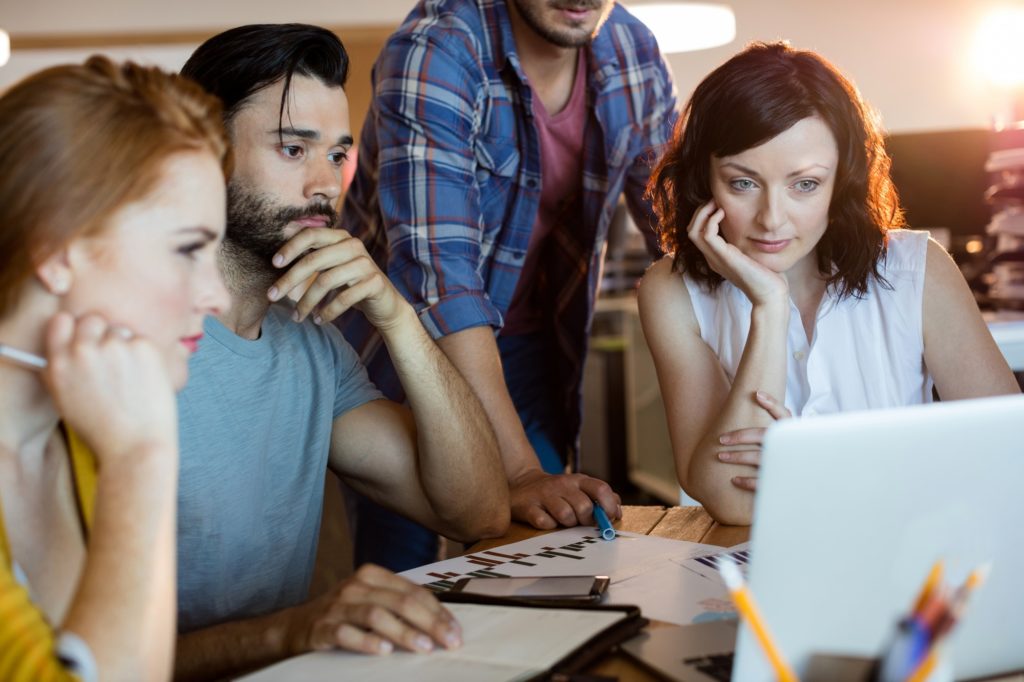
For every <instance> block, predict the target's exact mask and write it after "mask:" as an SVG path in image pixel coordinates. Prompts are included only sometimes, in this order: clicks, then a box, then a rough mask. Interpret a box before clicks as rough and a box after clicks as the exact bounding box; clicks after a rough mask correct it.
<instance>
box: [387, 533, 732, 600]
mask: <svg viewBox="0 0 1024 682" xmlns="http://www.w3.org/2000/svg"><path fill="white" fill-rule="evenodd" d="M717 549H721V548H719V547H714V546H710V545H701V544H697V543H694V542H683V541H681V540H668V539H666V538H657V537H651V536H649V535H640V534H638V533H629V532H626V531H619V532H618V535H617V537H616V538H615V539H614V540H602V539H601V538H600V536H599V535H598V532H597V530H596V529H594V528H586V527H583V528H580V527H577V528H565V529H563V530H560V531H555V532H554V533H548V534H546V535H541V536H538V537H535V538H530V539H529V540H523V541H521V542H515V543H512V544H509V545H503V546H501V547H496V548H494V549H490V550H484V551H481V552H474V553H472V554H467V555H465V556H461V557H457V558H455V559H448V560H446V561H439V562H437V563H434V564H429V565H427V566H421V567H419V568H414V569H411V570H408V571H405V572H404V573H402V575H403V576H405V577H406V578H408V579H409V580H411V581H413V582H415V583H419V584H420V585H424V586H426V587H429V588H430V589H432V590H435V591H444V590H447V589H450V588H451V586H452V585H453V584H454V583H455V581H457V580H459V579H460V578H505V577H510V578H516V577H528V576H540V575H607V576H608V577H609V578H610V579H611V582H612V584H615V583H616V582H621V581H623V580H627V579H629V578H631V577H633V576H636V575H639V574H640V573H643V572H644V571H646V570H648V569H649V568H650V567H651V566H652V565H653V564H656V563H659V562H665V561H668V560H669V559H671V558H673V557H689V556H692V555H693V554H694V553H707V552H708V551H712V550H717Z"/></svg>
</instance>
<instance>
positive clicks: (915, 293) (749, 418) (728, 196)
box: [640, 43, 1019, 524]
mask: <svg viewBox="0 0 1024 682" xmlns="http://www.w3.org/2000/svg"><path fill="white" fill-rule="evenodd" d="M889 165H890V162H889V157H888V156H887V154H886V152H885V149H884V147H883V144H882V135H881V131H880V128H879V125H878V122H877V119H876V117H875V115H874V114H873V113H872V111H871V110H870V109H869V108H868V106H867V105H866V104H865V103H864V102H863V100H862V99H861V97H860V94H859V93H858V92H857V89H856V88H855V87H854V85H853V83H851V82H850V81H849V80H848V79H847V78H846V77H844V76H843V75H842V74H841V73H839V71H838V70H836V68H835V67H833V66H832V65H831V64H829V63H828V62H827V61H825V60H824V59H823V58H822V57H821V56H819V55H817V54H815V53H813V52H808V51H803V50H796V49H793V48H791V47H789V46H788V45H786V44H784V43H775V44H764V43H758V44H754V45H751V46H750V47H748V48H747V49H746V50H744V51H743V52H741V53H740V54H738V55H736V56H735V57H733V58H732V59H730V60H729V61H728V62H726V63H725V64H723V65H722V66H720V67H719V68H718V69H716V70H715V71H714V72H712V73H711V74H710V75H709V76H708V77H707V78H706V79H704V81H703V82H702V83H701V84H700V85H699V86H698V87H697V89H696V90H695V91H694V94H693V97H692V99H691V100H690V102H689V104H688V105H687V109H686V111H685V115H684V117H683V118H682V119H680V122H679V124H678V127H677V130H676V133H675V135H674V138H673V140H672V142H671V143H670V145H669V149H668V151H667V152H666V154H665V156H664V157H663V158H662V159H661V160H660V162H659V165H658V167H657V169H656V171H655V173H654V174H653V175H652V176H651V181H650V184H649V186H648V191H649V194H650V196H651V198H652V199H653V201H654V205H655V209H656V211H657V214H658V217H659V222H660V225H659V227H660V229H661V232H662V240H663V244H664V246H665V248H666V250H667V251H669V252H671V255H670V256H668V257H666V258H664V259H663V260H662V261H660V262H658V263H656V264H655V265H654V266H652V267H651V269H650V270H649V271H648V272H647V274H646V275H645V277H644V279H643V282H642V284H641V287H640V316H641V322H642V324H643V328H644V333H645V335H646V337H647V341H648V344H649V345H650V347H651V352H652V354H653V356H654V360H655V365H656V368H657V372H658V380H659V383H660V385H661V391H662V395H663V397H664V400H665V408H666V411H667V413H668V421H669V429H670V436H671V440H672V450H673V453H674V456H675V463H676V472H677V475H678V478H679V483H680V484H681V485H682V487H683V489H684V490H685V491H686V492H687V493H689V494H690V495H691V496H693V497H695V498H696V499H697V500H699V501H700V502H701V503H702V504H703V505H704V506H705V508H706V509H707V510H708V511H709V513H710V514H711V515H712V516H713V517H715V518H716V519H717V520H719V521H721V522H724V523H733V524H748V523H750V521H751V516H752V510H753V497H754V491H755V489H756V487H757V467H758V464H759V462H760V450H761V442H762V438H763V436H764V432H765V427H767V426H768V425H769V424H770V423H771V421H772V420H774V419H780V418H784V417H789V416H792V415H797V416H809V415H814V414H824V413H832V412H840V411H845V410H856V409H879V408H887V407H896V406H903V405H911V404H915V403H923V402H928V401H930V400H931V399H932V390H933V387H934V388H935V389H936V390H937V391H938V393H939V395H940V396H941V397H942V398H943V399H944V400H955V399H960V398H972V397H980V396H987V395H996V394H1003V393H1015V392H1018V391H1019V388H1018V386H1017V383H1016V381H1015V379H1014V377H1013V374H1012V373H1011V372H1010V369H1009V367H1008V366H1007V364H1006V362H1005V360H1004V359H1003V357H1002V355H1001V354H1000V353H999V350H998V348H997V347H996V345H995V343H994V342H993V340H992V337H991V335H990V334H989V332H988V329H987V328H986V326H985V324H984V322H983V321H982V319H981V315H980V313H979V312H978V308H977V306H976V305H975V302H974V298H973V297H972V295H971V292H970V290H969V289H968V287H967V284H966V283H965V281H964V279H963V277H962V276H961V274H960V272H959V270H958V269H957V267H956V265H955V264H954V263H953V261H952V259H950V258H949V256H948V255H947V254H946V253H945V252H944V251H943V250H942V248H941V247H940V246H939V245H938V244H936V243H935V242H933V241H931V240H929V238H928V235H927V233H925V232H915V231H912V230H908V229H903V227H904V223H903V216H902V211H901V209H900V206H899V201H898V198H897V196H896V191H895V189H894V187H893V184H892V180H891V179H890V176H889ZM822 454H823V455H825V454H827V453H822ZM879 475H880V476H881V475H884V473H883V472H879ZM818 484H819V485H842V472H841V469H840V468H838V467H837V471H836V478H835V479H834V480H830V481H820V482H818ZM864 494H865V497H868V496H870V494H871V491H869V490H865V491H864Z"/></svg>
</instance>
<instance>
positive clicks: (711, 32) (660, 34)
mask: <svg viewBox="0 0 1024 682" xmlns="http://www.w3.org/2000/svg"><path fill="white" fill-rule="evenodd" d="M627 9H628V10H629V12H630V13H631V14H632V15H633V16H635V17H636V18H637V19H639V20H640V21H642V22H644V24H646V25H647V27H648V28H649V29H651V32H653V33H654V37H655V38H656V39H657V41H658V48H659V49H660V50H661V52H662V53H663V54H672V53H674V52H691V51H693V50H704V49H706V48H709V47H718V46H719V45H725V44H726V43H731V42H732V41H733V40H734V39H735V38H736V15H735V14H734V13H733V11H732V8H731V7H729V6H728V5H720V4H713V3H706V2H659V3H650V4H647V3H644V4H641V3H630V4H629V5H627Z"/></svg>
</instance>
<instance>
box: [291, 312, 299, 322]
mask: <svg viewBox="0 0 1024 682" xmlns="http://www.w3.org/2000/svg"><path fill="white" fill-rule="evenodd" d="M299 319H300V318H299V311H298V310H296V311H295V312H294V313H292V320H293V321H295V322H298V321H299Z"/></svg>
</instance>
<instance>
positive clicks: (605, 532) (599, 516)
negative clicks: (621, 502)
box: [594, 502, 615, 540]
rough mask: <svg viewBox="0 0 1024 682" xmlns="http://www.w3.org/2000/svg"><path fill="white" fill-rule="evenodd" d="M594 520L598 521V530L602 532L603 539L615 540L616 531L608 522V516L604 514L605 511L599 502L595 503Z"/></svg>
mask: <svg viewBox="0 0 1024 682" xmlns="http://www.w3.org/2000/svg"><path fill="white" fill-rule="evenodd" d="M594 520H595V521H597V528H598V530H600V531H601V538H602V539H604V540H614V539H615V529H614V528H612V522H611V521H609V520H608V515H607V514H605V513H604V509H601V505H599V504H598V503H597V502H595V503H594Z"/></svg>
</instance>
